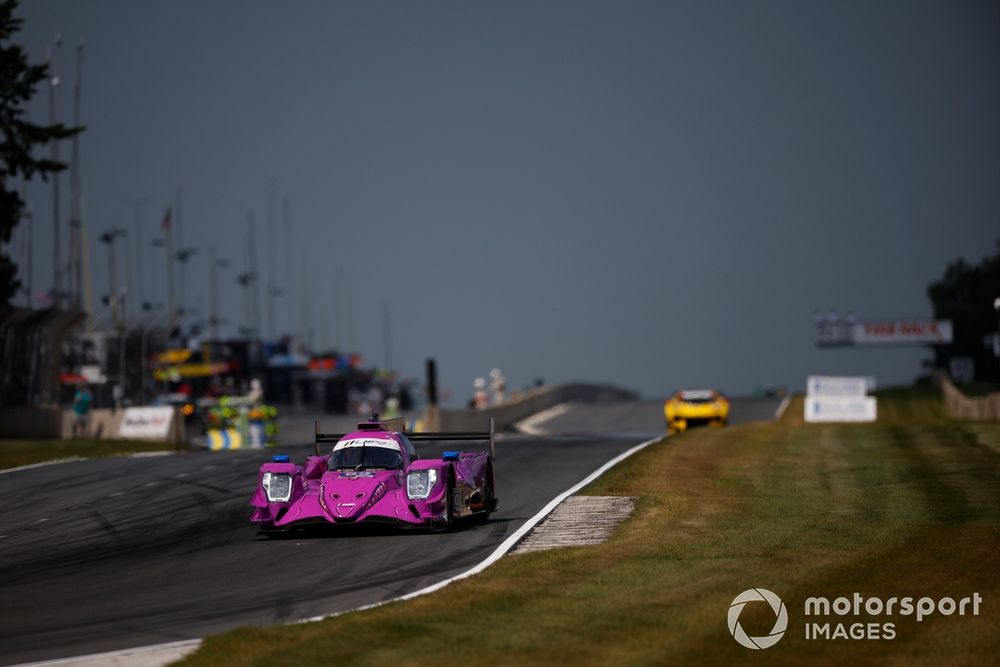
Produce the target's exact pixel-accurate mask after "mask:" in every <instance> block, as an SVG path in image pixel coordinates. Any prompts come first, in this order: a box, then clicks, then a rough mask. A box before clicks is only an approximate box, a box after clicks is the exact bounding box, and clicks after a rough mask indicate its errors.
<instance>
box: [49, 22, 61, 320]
mask: <svg viewBox="0 0 1000 667" xmlns="http://www.w3.org/2000/svg"><path fill="white" fill-rule="evenodd" d="M61 47H62V36H61V35H58V34H57V35H56V43H55V51H54V53H53V51H49V123H50V124H51V125H56V124H58V122H59V120H58V116H57V114H56V88H58V87H59V77H58V76H57V75H56V73H55V71H56V58H57V57H58V54H59V50H60V49H61ZM52 162H54V163H56V164H58V163H59V140H58V139H57V140H55V141H53V142H52ZM59 230H60V224H59V172H56V173H54V174H52V294H53V302H52V304H53V306H54V307H55V308H59V306H60V305H61V304H62V271H60V269H61V268H62V267H61V266H60V264H61V263H62V257H61V245H62V240H61V239H60V237H59Z"/></svg>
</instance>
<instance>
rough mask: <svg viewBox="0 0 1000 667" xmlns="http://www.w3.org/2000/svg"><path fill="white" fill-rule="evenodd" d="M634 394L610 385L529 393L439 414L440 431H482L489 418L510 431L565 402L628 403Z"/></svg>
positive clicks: (556, 387) (572, 385)
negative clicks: (518, 423) (492, 403)
mask: <svg viewBox="0 0 1000 667" xmlns="http://www.w3.org/2000/svg"><path fill="white" fill-rule="evenodd" d="M636 398H637V395H636V394H635V393H634V392H631V391H628V390H625V389H621V388H619V387H613V386H611V385H601V384H587V383H583V382H574V383H570V384H560V385H552V386H546V387H540V388H538V389H532V390H531V391H529V392H526V393H525V394H523V395H521V396H519V397H518V398H517V399H515V400H512V401H508V402H507V403H504V404H503V405H499V406H491V407H488V408H485V409H483V410H441V430H442V431H445V432H448V431H484V430H486V429H487V428H488V420H489V418H490V417H493V419H494V420H495V422H496V429H497V430H498V431H502V430H505V429H509V428H510V427H512V426H513V425H514V424H516V423H517V422H519V421H521V420H522V419H526V418H528V417H530V416H531V415H533V414H535V413H538V412H541V411H542V410H545V409H548V408H551V407H552V406H554V405H559V404H560V403H566V402H568V401H585V402H586V401H591V402H598V401H627V400H634V399H636Z"/></svg>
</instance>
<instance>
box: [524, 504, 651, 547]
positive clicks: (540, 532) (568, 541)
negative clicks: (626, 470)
mask: <svg viewBox="0 0 1000 667" xmlns="http://www.w3.org/2000/svg"><path fill="white" fill-rule="evenodd" d="M634 509H635V498H634V497H632V496H570V497H569V498H567V499H566V500H565V501H563V503H562V504H561V505H559V507H557V508H556V509H555V510H554V511H553V512H552V514H550V515H549V516H548V518H546V519H545V520H544V521H542V522H541V523H540V524H538V526H536V527H535V529H534V530H532V531H531V532H530V533H528V535H527V537H525V538H524V541H522V542H521V543H520V544H518V545H517V547H515V548H514V550H513V552H512V553H526V552H528V551H542V550H544V549H557V548H559V547H582V546H586V545H588V544H600V543H601V542H603V541H604V540H606V539H608V538H609V537H611V533H612V532H614V530H615V528H616V527H617V526H618V524H620V523H621V522H622V521H624V520H625V519H627V518H628V517H629V516H630V515H631V514H632V511H633V510H634Z"/></svg>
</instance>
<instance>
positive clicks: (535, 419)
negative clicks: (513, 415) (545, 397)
mask: <svg viewBox="0 0 1000 667" xmlns="http://www.w3.org/2000/svg"><path fill="white" fill-rule="evenodd" d="M569 409H570V404H569V403H560V404H559V405H553V406H552V407H551V408H548V409H546V410H542V411H541V412H536V413H535V414H533V415H531V416H530V417H525V418H524V419H522V420H521V421H519V422H517V423H516V424H514V428H515V429H517V430H518V431H520V432H521V433H527V434H528V435H547V432H546V431H545V429H543V428H540V427H541V425H542V424H543V423H544V422H547V421H549V420H550V419H555V418H556V417H558V416H559V415H561V414H563V413H564V412H567V411H569Z"/></svg>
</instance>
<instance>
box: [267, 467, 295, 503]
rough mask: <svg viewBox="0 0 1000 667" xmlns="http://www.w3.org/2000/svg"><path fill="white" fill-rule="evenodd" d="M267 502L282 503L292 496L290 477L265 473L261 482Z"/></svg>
mask: <svg viewBox="0 0 1000 667" xmlns="http://www.w3.org/2000/svg"><path fill="white" fill-rule="evenodd" d="M261 484H262V485H263V486H264V493H266V494H267V500H268V502H272V503H284V502H288V499H289V498H291V496H292V477H291V475H286V474H284V473H277V472H266V473H264V479H262V480H261Z"/></svg>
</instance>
